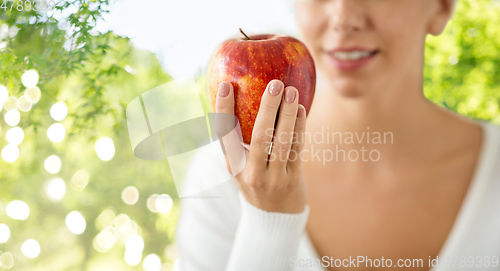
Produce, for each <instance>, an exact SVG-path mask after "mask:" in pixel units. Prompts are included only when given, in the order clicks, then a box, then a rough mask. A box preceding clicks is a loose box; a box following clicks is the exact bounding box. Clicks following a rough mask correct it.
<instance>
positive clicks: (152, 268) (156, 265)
mask: <svg viewBox="0 0 500 271" xmlns="http://www.w3.org/2000/svg"><path fill="white" fill-rule="evenodd" d="M143 266H144V269H146V271H159V270H160V268H161V260H160V257H158V255H156V254H149V255H148V256H146V258H145V259H144V262H143Z"/></svg>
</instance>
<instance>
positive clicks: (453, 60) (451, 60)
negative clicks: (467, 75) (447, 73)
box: [448, 55, 458, 65]
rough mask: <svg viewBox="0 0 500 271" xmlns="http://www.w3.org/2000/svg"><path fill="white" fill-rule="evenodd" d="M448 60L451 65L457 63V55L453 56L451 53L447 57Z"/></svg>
mask: <svg viewBox="0 0 500 271" xmlns="http://www.w3.org/2000/svg"><path fill="white" fill-rule="evenodd" d="M448 62H450V64H451V65H455V64H457V63H458V57H457V56H455V55H451V56H450V57H449V58H448Z"/></svg>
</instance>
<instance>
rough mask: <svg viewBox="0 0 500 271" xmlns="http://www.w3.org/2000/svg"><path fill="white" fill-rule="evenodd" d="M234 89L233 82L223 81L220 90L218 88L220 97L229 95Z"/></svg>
mask: <svg viewBox="0 0 500 271" xmlns="http://www.w3.org/2000/svg"><path fill="white" fill-rule="evenodd" d="M232 89H233V85H232V84H231V83H229V82H227V81H222V82H221V83H220V85H219V90H218V94H219V97H221V98H226V97H227V96H229V94H230V93H231V91H232Z"/></svg>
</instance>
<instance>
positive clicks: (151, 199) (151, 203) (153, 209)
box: [147, 194, 160, 213]
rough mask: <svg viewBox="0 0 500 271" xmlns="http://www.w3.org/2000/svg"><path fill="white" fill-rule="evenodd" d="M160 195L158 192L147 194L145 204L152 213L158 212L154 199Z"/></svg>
mask: <svg viewBox="0 0 500 271" xmlns="http://www.w3.org/2000/svg"><path fill="white" fill-rule="evenodd" d="M159 196H160V195H158V194H153V195H151V196H149V198H148V201H147V206H148V209H149V210H150V211H151V212H153V213H157V212H158V209H156V199H157V198H158V197H159Z"/></svg>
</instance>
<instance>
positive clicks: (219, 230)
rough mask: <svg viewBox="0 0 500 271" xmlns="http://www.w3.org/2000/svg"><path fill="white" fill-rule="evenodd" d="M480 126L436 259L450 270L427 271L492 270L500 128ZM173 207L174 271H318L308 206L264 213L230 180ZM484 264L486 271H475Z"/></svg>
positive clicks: (498, 220) (499, 242) (499, 228)
mask: <svg viewBox="0 0 500 271" xmlns="http://www.w3.org/2000/svg"><path fill="white" fill-rule="evenodd" d="M481 124H482V125H483V127H484V131H485V133H484V141H483V146H482V150H481V154H480V160H479V161H478V167H477V168H476V171H475V174H474V177H473V180H472V182H471V185H470V188H469V190H468V192H467V195H466V198H465V200H464V202H463V203H462V206H461V209H460V211H459V215H458V216H457V218H456V220H455V223H454V225H453V228H452V231H451V232H450V234H449V235H448V237H447V239H446V242H445V244H444V246H443V247H442V249H441V251H440V253H439V259H445V258H448V260H450V261H453V260H454V259H455V264H453V263H449V264H441V265H440V266H439V267H432V268H430V270H432V271H451V270H500V263H498V260H499V259H500V128H499V127H496V126H493V125H491V124H486V123H481ZM204 167H210V169H211V170H214V167H215V168H217V169H218V170H226V168H225V165H224V164H213V163H207V164H205V165H194V166H193V168H196V170H203V168H204ZM186 182H189V180H186ZM181 205H182V207H181V215H180V218H179V223H178V227H177V235H176V244H177V249H178V251H179V259H180V261H179V262H180V267H181V271H223V270H226V271H244V270H245V271H246V270H248V271H282V270H283V271H284V270H293V271H299V270H304V271H305V270H307V271H325V270H326V269H325V267H323V266H321V263H322V262H320V261H321V257H319V256H318V255H317V253H316V251H315V249H314V247H313V245H312V243H311V241H310V239H309V237H308V235H307V233H306V231H305V225H306V221H307V218H308V214H309V207H306V209H305V210H304V212H302V213H300V214H282V213H272V212H266V211H264V210H261V209H258V208H256V207H255V206H253V205H251V204H250V203H248V202H247V201H246V200H245V198H244V197H243V196H242V194H241V193H240V192H239V191H238V189H237V187H236V184H235V183H234V181H233V180H230V181H228V182H225V183H223V184H221V185H219V186H217V187H215V188H212V189H210V190H208V191H204V192H203V193H201V194H200V198H189V199H183V200H182V203H181ZM462 256H465V257H467V258H466V260H465V261H467V260H469V259H470V257H471V256H473V257H475V258H474V264H475V266H474V267H468V266H465V267H460V262H461V259H460V258H459V257H462ZM478 257H479V258H478ZM485 257H489V258H485ZM494 257H496V259H497V263H498V264H496V266H495V264H494ZM318 259H319V260H318ZM487 259H489V261H490V265H489V267H485V266H484V264H483V266H482V267H477V265H478V264H479V263H478V262H479V261H482V262H485V261H486V260H487ZM318 263H320V264H318ZM395 264H396V262H393V265H395ZM424 264H425V266H428V262H427V260H425V259H424ZM311 265H312V266H311ZM323 265H324V263H323ZM402 269H404V268H402ZM359 270H363V268H361V269H359ZM397 270H399V269H397ZM176 271H179V270H176Z"/></svg>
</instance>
